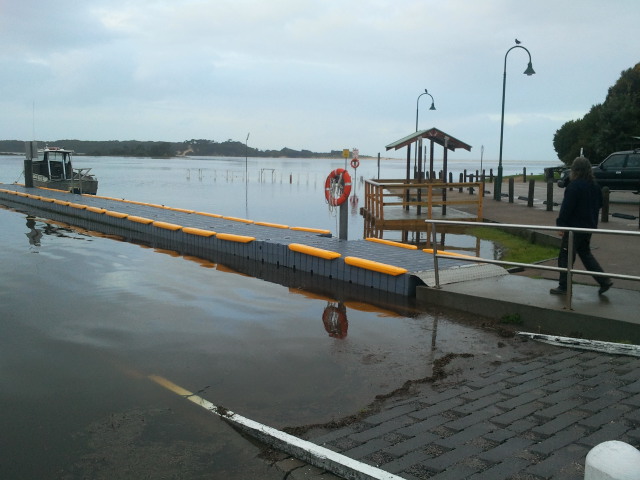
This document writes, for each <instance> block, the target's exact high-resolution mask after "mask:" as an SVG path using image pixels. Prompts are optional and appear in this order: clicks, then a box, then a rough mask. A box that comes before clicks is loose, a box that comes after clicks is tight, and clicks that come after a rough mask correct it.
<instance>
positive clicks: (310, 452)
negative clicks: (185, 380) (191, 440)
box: [148, 375, 401, 480]
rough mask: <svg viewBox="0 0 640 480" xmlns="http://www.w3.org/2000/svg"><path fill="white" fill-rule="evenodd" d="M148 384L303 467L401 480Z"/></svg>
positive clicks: (176, 389)
mask: <svg viewBox="0 0 640 480" xmlns="http://www.w3.org/2000/svg"><path fill="white" fill-rule="evenodd" d="M148 378H149V379H150V380H151V381H153V382H155V383H156V384H158V385H160V386H161V387H163V388H166V389H167V390H169V391H170V392H173V393H175V394H176V395H179V396H181V397H182V398H184V399H186V400H189V401H190V402H192V403H194V404H196V405H198V406H200V407H202V408H204V409H205V410H207V411H209V412H210V413H213V414H215V415H218V416H219V417H221V418H223V419H224V420H225V421H227V422H229V423H231V424H232V425H234V426H235V427H236V428H239V429H240V430H242V431H243V432H245V433H246V434H249V435H251V436H252V437H254V438H257V439H258V440H260V441H261V442H264V443H266V444H267V445H269V446H271V447H273V448H275V449H276V450H281V451H283V452H286V453H287V454H289V455H292V456H294V457H296V458H298V459H299V460H302V461H303V462H305V463H308V464H311V465H313V466H315V467H318V468H321V469H323V470H327V471H329V472H331V473H333V474H335V475H337V476H338V477H340V478H358V479H365V478H366V479H370V480H401V477H398V476H397V475H394V474H392V473H389V472H385V471H384V470H381V469H379V468H377V467H374V466H372V465H368V464H366V463H362V462H360V461H358V460H354V459H352V458H349V457H347V456H346V455H342V454H341V453H338V452H334V451H333V450H329V449H328V448H325V447H322V446H320V445H316V444H315V443H312V442H309V441H307V440H303V439H301V438H298V437H294V436H293V435H290V434H288V433H285V432H283V431H281V430H277V429H275V428H273V427H270V426H268V425H265V424H263V423H259V422H256V421H255V420H251V419H250V418H247V417H243V416H242V415H239V414H237V413H235V412H232V411H231V410H228V409H226V408H224V407H217V406H216V405H214V404H213V403H211V402H210V401H209V400H206V399H204V398H202V397H201V396H199V395H196V394H195V393H193V392H190V391H189V390H187V389H186V388H183V387H181V386H179V385H176V384H175V383H173V382H171V381H170V380H167V379H166V378H164V377H161V376H159V375H149V377H148Z"/></svg>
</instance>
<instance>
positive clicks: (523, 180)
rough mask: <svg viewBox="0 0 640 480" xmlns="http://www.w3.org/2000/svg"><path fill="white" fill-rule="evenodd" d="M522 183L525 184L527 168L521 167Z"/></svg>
mask: <svg viewBox="0 0 640 480" xmlns="http://www.w3.org/2000/svg"><path fill="white" fill-rule="evenodd" d="M522 183H527V167H522Z"/></svg>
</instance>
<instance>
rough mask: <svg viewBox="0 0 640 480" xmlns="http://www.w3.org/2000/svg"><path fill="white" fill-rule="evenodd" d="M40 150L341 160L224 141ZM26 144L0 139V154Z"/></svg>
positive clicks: (78, 144)
mask: <svg viewBox="0 0 640 480" xmlns="http://www.w3.org/2000/svg"><path fill="white" fill-rule="evenodd" d="M38 143H39V146H40V148H42V147H44V146H45V145H48V146H50V147H61V148H66V149H69V150H73V151H74V152H76V155H78V154H79V155H91V156H96V157H99V156H113V157H154V158H168V157H176V156H183V155H184V156H210V157H244V156H249V157H270V158H274V157H287V158H334V157H335V158H341V157H342V150H332V151H330V152H326V153H318V152H311V151H309V150H293V149H291V148H283V149H281V150H259V149H257V148H252V147H249V146H247V145H246V144H244V143H242V142H237V141H234V140H227V141H225V142H215V141H213V140H203V139H201V140H195V139H192V140H185V141H184V142H153V141H139V140H125V141H119V140H108V141H86V140H55V141H49V142H44V141H39V142H38ZM24 151H25V142H24V141H22V140H0V152H4V153H23V152H24Z"/></svg>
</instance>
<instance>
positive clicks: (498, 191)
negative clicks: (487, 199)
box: [493, 40, 536, 201]
mask: <svg viewBox="0 0 640 480" xmlns="http://www.w3.org/2000/svg"><path fill="white" fill-rule="evenodd" d="M516 43H518V44H519V43H520V42H519V41H518V40H516ZM514 48H521V49H523V50H524V51H525V52H527V55H529V65H527V69H526V70H525V71H524V72H523V73H524V74H525V75H529V76H531V75H533V74H534V73H536V72H535V71H534V70H533V66H532V65H531V53H529V50H527V49H526V48H525V47H523V46H522V45H514V46H513V47H511V48H510V49H509V50H507V53H505V54H504V73H503V75H502V116H501V117H500V156H499V157H498V178H497V181H496V188H495V192H494V195H493V198H494V200H498V201H500V200H501V197H502V138H503V135H504V93H505V89H506V86H507V55H509V52H510V51H511V50H513V49H514Z"/></svg>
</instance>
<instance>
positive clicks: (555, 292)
mask: <svg viewBox="0 0 640 480" xmlns="http://www.w3.org/2000/svg"><path fill="white" fill-rule="evenodd" d="M549 293H550V294H551V295H566V294H567V289H566V288H562V287H556V288H552V289H551V290H549Z"/></svg>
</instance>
